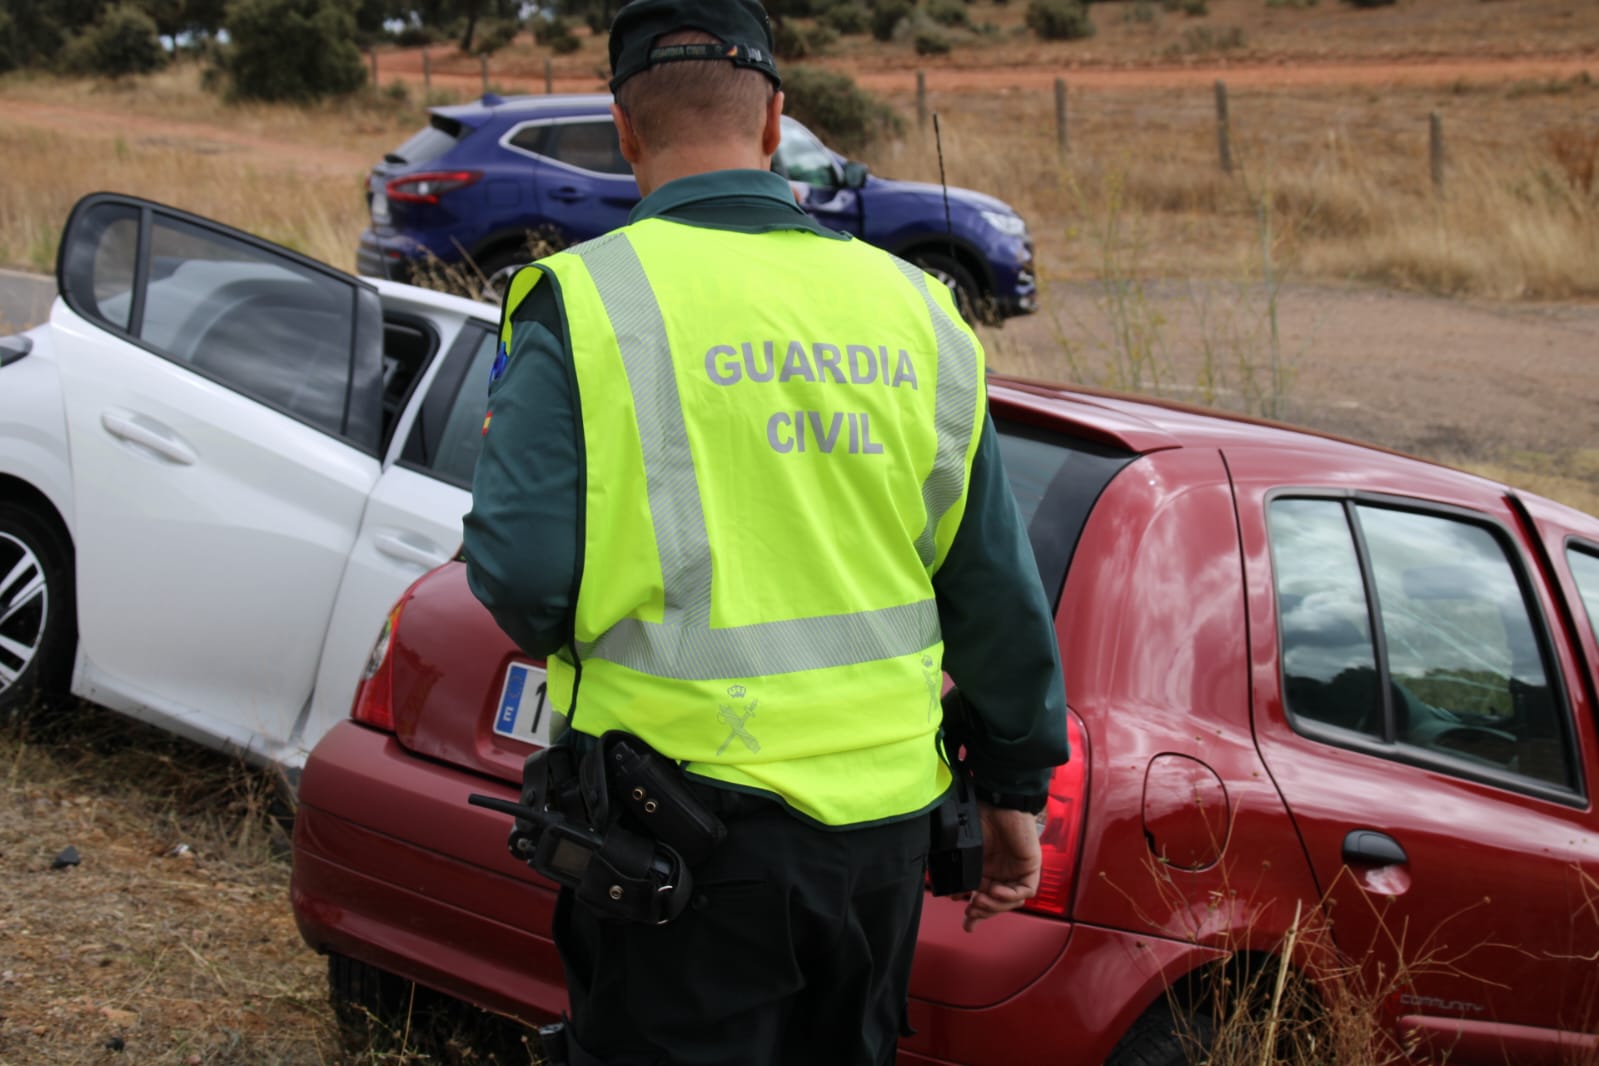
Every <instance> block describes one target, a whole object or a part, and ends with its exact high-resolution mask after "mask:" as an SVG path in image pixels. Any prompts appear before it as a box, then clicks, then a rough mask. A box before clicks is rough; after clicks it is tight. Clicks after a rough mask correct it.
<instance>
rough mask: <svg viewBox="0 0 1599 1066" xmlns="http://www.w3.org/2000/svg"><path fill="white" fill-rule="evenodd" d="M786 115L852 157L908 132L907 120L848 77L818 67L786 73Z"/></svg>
mask: <svg viewBox="0 0 1599 1066" xmlns="http://www.w3.org/2000/svg"><path fill="white" fill-rule="evenodd" d="M783 95H784V97H785V99H786V103H785V106H784V108H783V110H784V111H786V112H788V113H789V114H790V115H793V116H794V117H795V118H797V119H799V120H800V121H801V122H803V123H805V125H807V126H809V127H810V128H811V129H812V130H814V131H815V132H816V133H817V135H818V136H820V137H821V138H822V139H824V140H826V141H827V142H828V143H829V144H831V145H832V146H833V147H834V148H837V149H838V150H839V151H841V152H843V153H845V154H846V155H853V154H855V153H857V152H859V151H861V150H862V149H863V148H865V147H866V146H867V145H869V144H872V143H873V142H875V141H877V140H880V139H882V138H885V137H898V136H900V135H902V134H903V133H904V132H905V120H904V119H903V118H901V117H900V116H899V114H898V113H897V112H895V111H894V110H893V109H892V108H890V107H889V106H888V105H887V104H885V103H883V102H882V101H881V100H879V99H877V97H875V96H873V95H872V94H871V93H868V92H866V91H865V90H863V89H861V88H859V87H858V86H856V84H855V82H854V81H853V80H852V79H850V78H849V77H848V76H847V75H844V74H838V73H835V72H833V71H831V70H823V69H821V68H819V67H803V66H798V67H790V68H789V69H787V70H785V71H783Z"/></svg>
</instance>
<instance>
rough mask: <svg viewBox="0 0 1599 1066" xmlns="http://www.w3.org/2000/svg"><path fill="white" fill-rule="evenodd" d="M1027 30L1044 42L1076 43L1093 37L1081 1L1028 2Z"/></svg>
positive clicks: (1090, 23)
mask: <svg viewBox="0 0 1599 1066" xmlns="http://www.w3.org/2000/svg"><path fill="white" fill-rule="evenodd" d="M1027 28H1028V29H1030V30H1032V31H1033V32H1034V33H1035V34H1037V35H1038V36H1039V37H1041V38H1043V39H1044V40H1046V41H1076V40H1081V39H1082V38H1085V37H1092V36H1093V35H1094V23H1093V21H1092V20H1091V19H1089V17H1088V9H1087V8H1086V7H1084V6H1083V3H1082V0H1028V3H1027Z"/></svg>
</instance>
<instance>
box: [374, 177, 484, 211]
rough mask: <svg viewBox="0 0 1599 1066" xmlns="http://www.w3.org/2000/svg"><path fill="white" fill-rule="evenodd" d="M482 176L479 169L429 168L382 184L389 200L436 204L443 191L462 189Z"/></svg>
mask: <svg viewBox="0 0 1599 1066" xmlns="http://www.w3.org/2000/svg"><path fill="white" fill-rule="evenodd" d="M482 176H483V172H482V171H479V170H430V171H427V172H426V173H423V174H407V175H406V176H405V177H403V178H392V179H390V180H389V182H388V183H387V184H386V185H384V186H383V191H384V194H385V195H387V196H388V198H389V199H390V200H391V201H398V202H400V203H409V204H436V203H438V202H439V197H441V196H443V195H444V194H445V193H448V192H454V191H455V190H457V189H464V188H466V187H467V186H468V185H471V184H472V183H474V182H476V181H477V180H478V179H479V178H481V177H482Z"/></svg>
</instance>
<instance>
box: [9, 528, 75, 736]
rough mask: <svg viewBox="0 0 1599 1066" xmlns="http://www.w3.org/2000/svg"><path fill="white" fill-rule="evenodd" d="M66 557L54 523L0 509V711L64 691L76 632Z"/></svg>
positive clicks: (68, 553)
mask: <svg viewBox="0 0 1599 1066" xmlns="http://www.w3.org/2000/svg"><path fill="white" fill-rule="evenodd" d="M70 557H71V550H70V548H68V547H67V541H66V537H65V534H64V533H63V532H61V530H60V529H59V527H58V526H57V524H56V523H55V522H52V521H50V520H49V519H47V518H45V517H43V516H41V515H39V514H37V513H35V512H34V511H32V510H30V509H29V508H27V507H24V506H22V505H20V504H17V503H0V709H6V708H9V707H12V706H16V705H17V704H19V703H20V702H21V701H22V700H23V699H25V698H26V696H27V695H28V693H29V691H30V690H32V689H34V688H35V687H37V688H40V689H42V690H44V691H45V692H47V693H48V692H60V691H65V689H66V686H67V681H68V677H69V674H70V671H71V668H72V653H73V635H74V628H75V625H74V611H73V603H72V600H73V594H72V587H71V585H72V569H71V562H70Z"/></svg>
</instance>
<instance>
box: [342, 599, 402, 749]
mask: <svg viewBox="0 0 1599 1066" xmlns="http://www.w3.org/2000/svg"><path fill="white" fill-rule="evenodd" d="M401 606H402V605H401V604H398V603H397V604H395V605H394V609H393V610H392V611H390V612H389V617H388V618H386V619H384V622H383V631H382V632H381V633H379V634H378V639H377V643H376V644H374V645H372V655H371V657H370V658H368V659H367V661H366V669H365V670H364V671H362V673H361V683H360V684H359V685H357V686H356V688H355V703H354V705H353V706H352V707H351V708H350V717H351V718H353V719H355V720H356V721H357V722H363V723H365V724H366V725H369V726H373V727H375V728H377V729H382V730H386V731H388V732H390V733H392V732H394V659H393V657H392V656H390V655H389V651H390V649H391V648H392V647H393V645H394V631H395V629H397V628H398V627H399V624H400V608H401Z"/></svg>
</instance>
